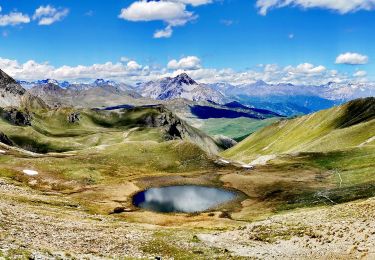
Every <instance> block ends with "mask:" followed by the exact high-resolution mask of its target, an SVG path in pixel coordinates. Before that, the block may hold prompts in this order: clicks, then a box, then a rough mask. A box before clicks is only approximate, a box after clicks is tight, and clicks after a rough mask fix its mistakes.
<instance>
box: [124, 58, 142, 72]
mask: <svg viewBox="0 0 375 260" xmlns="http://www.w3.org/2000/svg"><path fill="white" fill-rule="evenodd" d="M126 66H127V67H128V69H129V70H139V69H142V66H141V65H139V64H138V63H137V62H136V61H134V60H131V61H129V62H128V63H127V64H126Z"/></svg>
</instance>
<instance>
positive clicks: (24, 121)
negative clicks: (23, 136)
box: [0, 108, 31, 126]
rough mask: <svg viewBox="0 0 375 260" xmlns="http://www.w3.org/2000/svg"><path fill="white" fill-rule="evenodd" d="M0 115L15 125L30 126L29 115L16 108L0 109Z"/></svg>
mask: <svg viewBox="0 0 375 260" xmlns="http://www.w3.org/2000/svg"><path fill="white" fill-rule="evenodd" d="M0 117H1V118H3V119H4V120H6V121H8V122H9V123H11V124H13V125H17V126H31V115H30V113H29V112H23V111H20V110H18V109H16V108H8V109H0Z"/></svg>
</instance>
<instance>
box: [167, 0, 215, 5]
mask: <svg viewBox="0 0 375 260" xmlns="http://www.w3.org/2000/svg"><path fill="white" fill-rule="evenodd" d="M171 1H173V0H171ZM173 2H180V3H184V4H187V5H192V6H199V5H205V4H210V3H212V0H174V1H173Z"/></svg>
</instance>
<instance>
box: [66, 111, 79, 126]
mask: <svg viewBox="0 0 375 260" xmlns="http://www.w3.org/2000/svg"><path fill="white" fill-rule="evenodd" d="M67 120H68V123H70V124H74V123H78V122H79V120H80V113H77V112H73V113H71V114H69V115H68V116H67Z"/></svg>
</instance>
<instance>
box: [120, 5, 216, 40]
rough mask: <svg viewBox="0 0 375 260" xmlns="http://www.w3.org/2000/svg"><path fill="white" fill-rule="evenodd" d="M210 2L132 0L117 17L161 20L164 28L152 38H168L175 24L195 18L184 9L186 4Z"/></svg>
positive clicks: (136, 20) (140, 20)
mask: <svg viewBox="0 0 375 260" xmlns="http://www.w3.org/2000/svg"><path fill="white" fill-rule="evenodd" d="M207 3H211V1H210V0H166V1H156V0H152V1H146V0H140V1H136V2H133V3H132V4H131V5H130V6H128V7H127V8H123V9H122V10H121V13H120V15H119V18H121V19H124V20H128V21H132V22H149V21H163V22H165V23H167V27H166V28H165V29H161V30H157V31H156V32H155V33H154V38H169V37H171V36H172V33H173V29H172V27H175V26H182V25H185V24H186V23H188V22H189V21H192V20H194V19H196V18H197V16H196V15H194V13H193V12H190V11H187V10H186V5H192V6H198V5H202V4H207Z"/></svg>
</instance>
